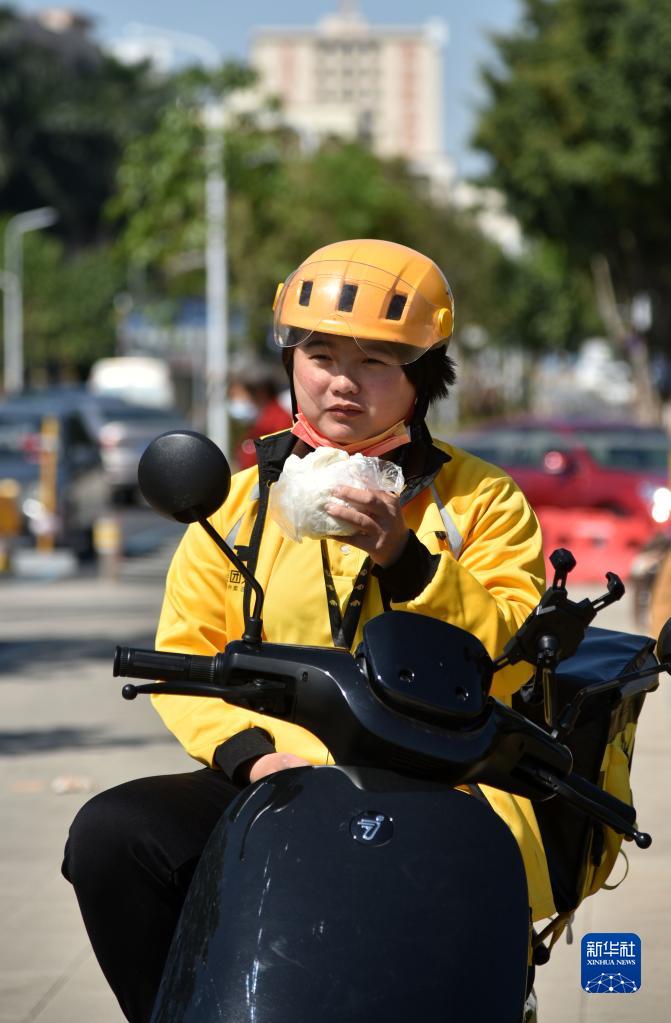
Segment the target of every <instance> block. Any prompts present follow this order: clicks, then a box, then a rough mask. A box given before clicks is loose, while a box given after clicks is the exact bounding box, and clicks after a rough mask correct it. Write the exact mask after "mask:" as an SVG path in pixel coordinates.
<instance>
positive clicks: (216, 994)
mask: <svg viewBox="0 0 671 1023" xmlns="http://www.w3.org/2000/svg"><path fill="white" fill-rule="evenodd" d="M139 479H140V485H141V488H142V491H143V493H144V496H145V498H146V499H147V501H148V502H149V504H150V505H152V506H153V507H154V508H155V509H156V510H157V511H159V512H160V513H161V514H163V515H168V516H171V517H172V518H175V519H177V521H179V522H200V524H201V526H202V527H203V528H204V529H205V530H206V531H207V532H208V533H209V535H210V536H211V537H212V539H213V541H214V542H215V543H216V544H217V546H218V547H219V548H220V550H221V551H222V552H223V554H224V555H225V556H226V557H227V558H229V559H230V561H231V562H232V563H233V564H234V565H235V567H236V568H237V569H238V570H239V571H240V572H241V573H242V575H243V577H245V579H246V580H247V581H248V583H249V585H250V586H251V588H252V591H253V593H254V597H255V599H254V607H253V609H252V610H251V612H250V613H249V615H248V617H247V620H246V623H245V631H244V635H243V637H242V639H240V640H236V641H232V642H230V643H229V644H228V645H227V647H226V649H225V650H224V651H222V652H220V653H218V654H216V655H215V656H214V657H203V656H196V655H189V654H181V653H166V652H158V651H153V650H150V651H147V650H137V649H131V648H121V647H117V650H116V653H115V659H114V674H115V675H116V676H126V677H132V678H136V679H161V680H162V681H161V682H160V683H156V682H152V683H149V684H144V685H136V684H130V683H128V684H126V685H125V686H124V688H123V696H124V697H125V698H126V699H134V698H135V697H136V696H137V695H138V694H139V693H152V692H162V693H172V694H185V695H189V696H194V695H198V696H204V697H217V698H220V699H224V700H226V702H228V703H232V704H235V705H237V706H242V707H248V708H250V709H252V710H256V711H260V712H262V713H264V714H268V715H271V716H274V717H278V718H282V719H284V720H287V721H292V722H294V723H296V724H298V725H301V726H302V727H303V728H306V729H308V730H309V731H311V732H313V733H314V734H315V735H317V736H318V737H319V738H320V739H321V740H322V742H323V743H324V744H325V745H326V746H327V747H328V749H329V750H330V751H331V753H332V755H333V758H334V760H335V766H330V767H321V768H317V769H315V768H312V767H304V768H294V769H291V770H286V771H282V772H279V773H277V774H274V775H271V776H269V777H268V778H265V779H263V780H262V781H260V782H257V783H256V784H253V785H250V786H249V787H248V788H246V789H244V790H243V791H242V792H241V793H240V795H239V797H238V798H237V799H236V800H235V801H234V802H233V803H232V804H231V806H230V807H229V809H228V810H227V812H226V813H225V814H224V816H223V817H222V819H221V821H220V823H219V824H218V826H217V827H216V829H215V831H214V832H213V834H212V836H211V838H210V841H209V842H208V845H207V846H206V849H205V851H204V853H203V855H202V858H201V860H200V863H199V865H198V868H197V870H196V873H195V876H194V878H193V881H192V884H191V887H190V889H189V892H188V895H187V899H186V903H185V905H184V908H183V912H182V916H181V918H180V922H179V925H178V928H177V932H176V934H175V937H174V940H173V944H172V947H171V951H170V954H169V958H168V961H167V965H166V968H165V972H164V976H163V980H162V983H161V987H160V991H159V994H158V998H157V1002H156V1006H155V1009H154V1014H153V1016H152V1021H153V1023H215V1021H224V1020H225V1021H226V1023H243V1021H244V1023H289V1021H291V1023H296V1021H300V1023H307V1021H315V1020H317V1019H319V1020H321V1021H323V1023H343V1021H347V1023H370V1021H375V1023H379V1021H382V1020H384V1021H385V1023H407V1020H409V1019H426V1020H429V1019H430V1020H441V1021H443V1020H444V1021H454V1023H465V1021H467V1020H468V1021H474V1023H478V1021H480V1023H485V1021H486V1023H491V1021H493V1020H496V1021H497V1023H521V1021H522V1020H523V1018H527V1019H528V1018H529V1016H528V1015H527V1016H526V1017H525V1001H526V999H527V996H528V994H529V989H530V982H531V974H532V971H533V965H531V967H530V963H531V964H533V962H536V963H538V962H542V961H543V951H545V946H544V945H543V944H542V943H537V944H536V949H535V952H534V955H533V957H532V958H531V959H530V936H531V934H532V931H531V926H530V918H529V900H528V894H527V883H526V878H525V873H524V869H523V864H522V859H521V855H520V852H519V848H518V845H517V842H516V841H515V839H514V838H513V836H512V834H511V832H510V830H509V829H508V827H507V826H506V824H505V823H504V822H503V821H502V820H501V818H500V817H499V816H497V814H496V813H495V812H494V811H493V810H492V808H491V807H490V805H489V803H488V802H487V800H486V799H485V798H484V796H483V795H482V793H481V791H480V788H479V786H480V785H483V784H486V785H489V786H494V787H497V788H499V789H502V790H503V791H506V792H512V793H515V794H517V795H520V796H526V797H529V798H531V799H532V800H534V804H535V806H536V807H543V808H546V809H547V810H548V812H549V813H550V814H551V811H552V807H558V808H559V807H562V806H563V807H564V808H566V807H568V808H569V809H570V812H571V813H572V814H574V815H577V817H578V818H579V819H580V820H581V821H582V822H584V823H585V826H586V827H588V828H590V827H601V828H603V827H605V828H610V829H612V830H614V831H615V832H617V833H619V834H621V835H624V836H625V837H626V838H627V839H630V840H633V841H634V842H635V843H636V845H637V846H639V847H640V848H647V847H648V846H649V845H650V842H651V838H650V835H649V834H647V833H645V832H642V831H640V830H639V829H638V826H637V824H636V812H635V810H634V808H633V807H632V806H630V805H628V804H627V803H625V802H623V801H621V800H619V799H615V798H614V797H613V796H612V795H609V794H608V793H607V792H605V791H603V790H602V789H601V788H600V787H599V785H598V784H597V783H596V779H592V780H590V778H589V777H586V776H584V775H580V774H578V773H576V772H575V771H574V770H573V761H574V753H573V752H572V748H571V740H572V736H573V735H574V734H576V733H577V732H579V730H580V722H581V720H582V718H583V717H584V716H587V718H589V713H587V712H588V710H589V708H590V707H594V706H595V704H597V703H599V701H601V702H603V701H604V700H605V701H606V702H607V704H608V707H609V708H612V707H613V706H615V705H616V704H618V703H619V704H620V705H621V706H625V705H627V701H629V704H631V701H634V702H636V704H637V706H638V710H640V704H641V703H642V701H643V698H644V696H645V694H646V693H647V692H649V691H651V690H653V689H655V688H656V687H657V685H658V676H659V674H660V672H663V671H667V672H668V671H669V670H671V622H669V623H667V626H666V627H665V629H664V630H663V631H662V634H661V636H660V641H659V644H658V654H659V656H658V657H655V656H654V654H653V652H652V646H653V645H654V644H653V643H652V641H650V640H647V639H645V638H642V637H635V639H636V640H637V641H638V642H637V643H636V644H635V646H636V651H637V653H636V664H635V667H634V670H626V671H622V670H621V669H622V666H623V664H625V665H626V666H630V665H631V663H632V657H631V656H630V654H631V650H629V649H628V650H627V653H626V656H625V659H624V661H622V658H620V660H619V662H618V658H617V657H615V658H614V654H613V642H612V640H611V641H610V642H609V641H608V640H607V639H604V638H603V637H599V636H598V635H592V633H594V634H596V633H605V630H588V626H589V624H590V622H591V621H592V619H593V618H594V616H595V614H596V613H597V612H598V611H599V610H601V608H603V607H605V606H607V605H608V604H609V603H612V601H613V600H617V599H619V597H621V596H622V593H623V592H624V587H623V586H622V583H621V582H620V580H619V579H618V578H617V577H616V576H614V575H613V574H611V573H609V574H608V590H607V592H606V593H605V594H604V595H603V596H602V597H600V598H599V599H598V600H595V601H589V600H583V601H581V602H574V601H571V600H570V599H569V597H568V593H567V589H566V575H567V573H568V571H569V570H570V568H571V561H572V557H571V555H570V553H569V552H567V551H558V552H555V554H554V555H553V564H554V567H555V569H556V574H555V579H554V581H553V584H552V586H551V587H550V588H549V589H548V591H547V592H546V593H545V595H544V596H543V598H542V599H541V602H540V604H539V605H538V607H537V608H536V609H535V610H534V611H533V612H532V613H531V614H530V615H529V617H528V618H527V620H526V621H525V622H524V624H523V625H522V627H521V628H520V630H519V631H518V633H517V634H516V635H515V636H514V637H513V638H512V639H511V641H510V642H509V643H508V645H507V646H506V648H505V650H504V651H503V652H502V654H501V656H500V657H498V658H497V659H495V660H493V659H492V658H491V657H490V656H489V655H488V653H487V651H486V650H485V648H484V646H483V645H482V644H481V643H480V641H479V640H478V639H476V638H475V637H474V636H472V635H470V634H468V633H467V632H464V631H463V630H461V629H458V628H456V627H454V626H452V625H449V624H447V623H445V622H442V621H438V620H436V619H433V618H428V617H424V616H420V615H416V614H410V613H407V612H400V611H391V612H387V613H384V614H381V615H380V616H379V617H377V618H374V619H372V620H371V621H369V622H368V623H367V624H366V626H365V628H364V632H363V642H362V643H361V645H360V646H359V648H358V649H357V650H356V651H355V652H354V653H353V654H352V653H350V652H348V651H346V650H342V649H335V648H321V647H311V646H294V645H289V644H278V643H270V642H267V641H265V640H263V639H262V606H263V591H262V589H261V587H260V585H259V583H258V582H257V580H256V579H255V578H254V577H253V576H252V575H251V574H250V573H249V571H248V569H247V566H246V565H245V563H244V562H243V561H241V559H240V558H239V557H238V555H237V554H236V553H235V551H233V550H231V549H230V548H229V547H228V546H227V544H226V543H225V542H224V540H223V539H222V538H221V537H220V536H219V535H218V534H217V533H216V531H215V530H214V529H213V527H212V525H211V523H210V522H209V521H208V519H209V517H210V516H211V515H212V514H213V513H214V511H216V510H217V508H218V507H219V506H220V505H221V504H222V503H223V501H224V500H225V498H226V496H227V494H228V489H229V484H230V470H229V468H228V465H227V463H226V460H225V458H224V456H223V455H222V453H221V452H220V451H219V449H218V448H217V447H216V446H215V445H214V444H213V443H212V442H211V441H209V440H208V439H207V438H205V437H202V436H200V435H198V434H194V433H191V432H188V431H183V432H179V433H173V434H165V435H162V436H161V437H159V438H157V439H156V440H155V441H153V442H152V444H151V445H150V447H149V448H148V449H147V451H146V452H145V454H144V456H143V458H142V461H141V463H140V471H139ZM573 563H574V562H573ZM586 632H588V633H589V634H590V639H591V647H592V651H591V654H590V657H591V663H592V664H593V663H594V660H595V658H594V649H595V646H599V643H601V648H602V650H604V651H605V650H608V651H610V653H609V657H608V658H607V661H608V668H609V670H610V669H611V668H613V667H615V671H614V672H613V676H612V677H605V678H603V677H601V678H599V679H598V680H596V681H595V680H594V679H593V678H590V680H589V681H588V682H586V683H585V684H584V685H580V686H578V687H577V688H576V687H575V685H574V686H573V689H572V695H571V698H570V699H569V700H568V702H564V703H562V701H561V700H560V699H559V695H560V693H561V691H562V688H561V677H560V676H561V669H562V667H563V665H564V664H565V663H568V664H571V665H573V667H572V669H571V672H570V677H571V679H573V680H574V679H575V677H579V654H578V648H579V646H580V644H581V642H582V640H583V638H584V636H585V633H586ZM606 636H610V637H614V638H615V639H616V640H617V637H623V641H624V642H625V646H626V645H627V642H630V641H631V640H632V639H633V638H632V637H627V636H624V635H623V634H619V633H606ZM630 645H631V643H630ZM615 646H616V647H617V642H615ZM598 659H599V658H598V655H597V657H596V660H597V661H598ZM520 660H525V661H528V662H529V664H530V665H531V668H530V672H533V676H532V679H531V681H530V683H529V686H528V687H526V688H527V690H528V692H527V696H528V702H529V705H530V706H536V708H537V709H538V707H541V708H542V717H541V719H540V720H539V721H533V720H531V717H530V716H529V715H527V714H525V713H521V712H520V710H515V709H512V708H511V707H508V706H506V705H504V704H503V703H501V702H499V701H497V700H496V699H494V698H492V697H491V696H490V688H491V683H492V677H493V675H494V673H495V672H496V671H498V670H500V669H501V668H502V667H504V666H506V665H508V664H513V663H517V662H518V661H520ZM616 662H617V663H616ZM602 674H603V673H602ZM607 674H608V672H606V675H607ZM456 786H459V788H457V787H456ZM539 950H542V951H539Z"/></svg>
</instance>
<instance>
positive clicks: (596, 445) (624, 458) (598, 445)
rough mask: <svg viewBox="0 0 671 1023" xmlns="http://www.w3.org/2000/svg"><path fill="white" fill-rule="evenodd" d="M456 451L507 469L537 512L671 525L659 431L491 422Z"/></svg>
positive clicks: (664, 444) (460, 441)
mask: <svg viewBox="0 0 671 1023" xmlns="http://www.w3.org/2000/svg"><path fill="white" fill-rule="evenodd" d="M455 444H457V445H458V446H459V447H462V448H466V450H468V451H472V452H473V453H474V454H476V455H478V456H479V457H480V458H484V459H485V460H486V461H488V462H493V463H494V464H495V465H499V466H501V467H502V468H503V469H505V470H506V471H507V472H509V473H510V475H511V476H512V477H513V479H514V480H515V481H516V482H517V483H518V484H519V486H520V487H521V488H522V490H523V491H524V493H525V494H526V496H527V498H528V500H529V502H530V504H531V505H532V506H533V507H534V508H540V507H553V508H590V509H599V510H603V511H610V512H613V513H615V514H616V515H620V516H630V517H633V516H641V517H643V518H644V519H645V520H646V521H647V522H648V523H649V525H650V527H651V528H653V529H655V528H659V527H661V526H663V525H665V524H666V523H667V522H669V520H670V519H671V490H670V489H669V437H668V435H667V434H666V432H665V431H664V430H662V429H660V428H656V427H648V426H639V425H638V424H635V423H613V422H610V421H609V422H603V421H601V420H597V421H589V420H570V421H563V420H539V419H523V420H515V421H513V422H510V421H508V422H493V423H489V424H487V426H483V427H480V428H476V429H472V430H467V431H464V432H463V433H461V434H459V435H458V436H457V437H456V438H455Z"/></svg>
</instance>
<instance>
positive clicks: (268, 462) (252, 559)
mask: <svg viewBox="0 0 671 1023" xmlns="http://www.w3.org/2000/svg"><path fill="white" fill-rule="evenodd" d="M296 440H297V438H296V437H295V436H294V434H292V433H291V432H290V431H289V430H285V431H283V432H282V433H275V434H271V436H270V437H262V438H261V439H260V440H257V441H255V442H254V444H255V446H256V453H257V458H258V463H259V507H258V509H257V512H256V519H255V521H254V526H253V528H252V535H251V536H250V538H249V544H248V545H247V547H245V548H244V550H241V549H240V548H236V550H237V552H238V555H239V556H240V557H241V558H242V560H243V561H244V562H245V564H246V565H247V568H248V569H249V571H250V572H251V573H252V575H254V574H255V573H256V565H257V562H258V560H259V550H260V548H261V539H262V537H263V528H264V526H265V524H266V515H267V513H268V499H269V497H270V488H271V486H272V484H273V483H275V482H276V481H277V480H278V478H279V475H280V473H281V472H282V467H283V466H284V463H285V461H286V460H287V458H288V457H289V455H290V454H291V451H292V449H293V447H294V445H295V443H296ZM251 606H252V588H251V586H250V585H249V583H248V582H245V592H244V596H243V613H244V616H245V619H247V618H248V617H249V615H250V613H251Z"/></svg>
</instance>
